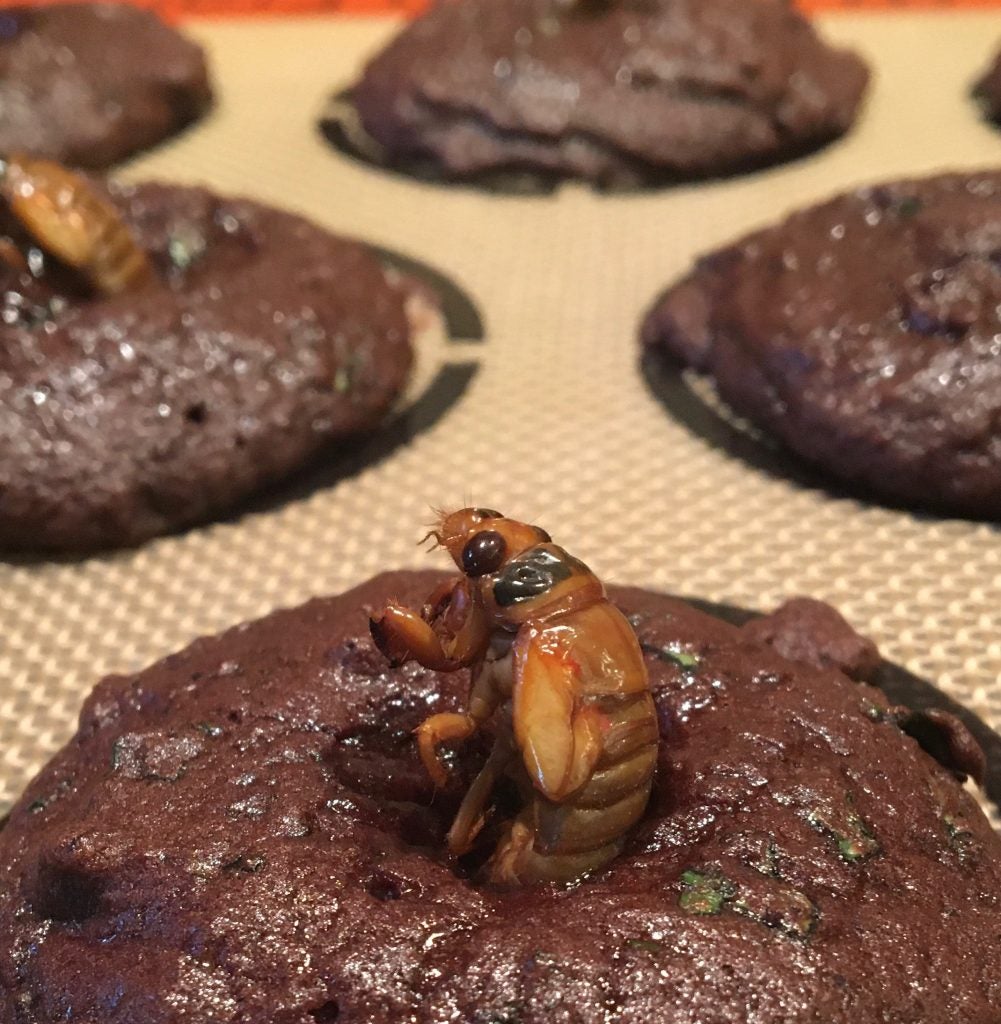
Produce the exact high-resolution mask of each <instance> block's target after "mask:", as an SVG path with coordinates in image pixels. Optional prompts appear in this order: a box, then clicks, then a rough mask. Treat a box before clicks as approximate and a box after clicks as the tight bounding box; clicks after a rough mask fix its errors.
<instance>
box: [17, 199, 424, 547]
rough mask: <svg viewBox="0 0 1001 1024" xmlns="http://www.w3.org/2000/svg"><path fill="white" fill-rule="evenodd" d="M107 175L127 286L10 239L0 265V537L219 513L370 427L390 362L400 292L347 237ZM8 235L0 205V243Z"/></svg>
mask: <svg viewBox="0 0 1001 1024" xmlns="http://www.w3.org/2000/svg"><path fill="white" fill-rule="evenodd" d="M107 188H108V189H109V191H108V192H107V193H105V194H106V195H107V196H108V197H109V198H110V200H111V203H112V205H113V208H114V210H117V211H118V212H119V213H120V214H121V215H122V217H123V218H124V221H125V224H126V225H127V226H128V227H129V228H131V230H132V232H133V233H134V236H135V239H136V241H137V242H138V244H139V248H140V249H141V250H142V251H143V252H145V253H146V254H148V257H149V260H150V262H151V264H152V279H151V280H150V281H149V282H148V283H147V284H146V285H145V286H144V287H141V288H139V290H137V291H129V292H125V293H122V294H119V295H99V294H96V293H95V292H94V290H93V289H92V288H90V287H89V285H88V284H87V283H86V282H83V281H81V280H80V277H79V275H76V274H70V273H69V271H68V270H67V268H65V267H60V266H58V264H56V265H54V266H50V265H49V264H50V263H51V261H49V262H46V260H45V258H44V257H43V256H42V255H41V252H40V251H39V250H38V249H31V248H30V247H28V252H29V260H28V263H29V264H30V266H25V267H23V268H19V267H17V266H15V265H12V264H10V263H8V262H6V261H5V259H0V295H2V296H3V299H2V304H0V316H2V323H0V546H2V547H3V548H5V549H7V550H18V549H25V550H34V551H39V550H49V551H75V550H87V549H92V548H99V547H114V546H120V545H129V544H136V543H138V542H140V541H142V540H145V539H146V538H148V537H152V536H154V535H155V534H159V533H163V532H165V531H170V530H175V529H179V528H182V527H184V526H187V525H190V524H193V523H197V522H200V521H203V520H205V519H207V518H209V517H212V516H215V515H218V514H220V513H222V512H225V511H226V510H228V509H230V508H232V507H233V506H234V505H235V504H236V503H237V502H238V501H240V500H241V499H243V498H245V497H246V496H248V495H250V494H252V493H253V492H255V491H258V490H259V489H261V488H263V487H264V486H266V485H267V484H269V483H272V482H274V481H277V480H279V479H281V478H283V477H285V476H287V475H288V474H290V473H291V472H292V471H294V470H296V469H298V468H300V467H302V466H303V465H304V464H305V463H307V462H309V461H310V460H311V459H313V458H314V457H315V456H317V455H319V454H320V453H321V452H325V451H326V452H329V451H331V450H332V449H334V448H335V447H336V446H337V444H338V443H339V442H340V441H341V440H342V439H344V438H345V437H347V436H348V435H351V434H357V433H358V432H360V431H365V430H369V429H372V428H374V427H376V426H377V425H378V424H379V423H380V422H381V420H382V419H383V417H384V416H385V414H386V412H387V411H388V409H389V408H390V406H391V404H392V402H393V400H394V399H395V397H396V396H397V395H398V393H399V392H400V390H401V389H402V387H403V385H404V383H405V380H406V378H407V374H408V371H409V367H410V363H411V348H410V341H409V338H410V325H409V323H408V319H407V314H406V310H405V304H406V302H407V297H408V296H407V291H406V290H405V288H404V287H403V286H402V285H401V284H400V283H399V280H398V279H397V277H396V276H395V275H393V274H391V273H390V272H388V271H386V270H385V269H384V268H383V266H382V264H381V263H380V261H379V260H378V259H377V258H376V257H375V256H374V255H373V254H371V253H370V252H369V251H368V250H367V249H366V248H364V247H363V246H361V245H359V244H357V243H355V242H350V241H346V240H344V239H341V238H337V237H335V236H333V235H331V234H329V233H328V232H326V231H325V230H322V229H321V228H319V227H317V226H316V225H314V224H311V223H309V222H307V221H306V220H303V219H302V218H300V217H297V216H293V215H291V214H289V213H284V212H281V211H279V210H275V209H271V208H268V207H265V206H261V205H259V204H257V203H253V202H250V201H247V200H233V199H224V198H219V197H217V196H215V195H212V194H211V193H209V192H207V191H205V190H203V189H197V188H177V187H170V186H166V185H157V184H146V185H140V186H122V185H110V186H107ZM21 235H23V231H22V229H21V227H20V225H19V224H17V223H15V222H14V221H13V218H12V216H11V213H10V210H9V209H6V210H4V211H3V213H2V214H0V238H2V236H11V237H14V238H16V239H20V237H21ZM6 244H7V245H8V247H9V242H8V243H6ZM22 248H26V245H25V244H24V243H22ZM32 253H34V256H32V255H31V254H32ZM0 255H2V254H0ZM33 260H34V262H32V261H33Z"/></svg>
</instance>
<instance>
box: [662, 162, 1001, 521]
mask: <svg viewBox="0 0 1001 1024" xmlns="http://www.w3.org/2000/svg"><path fill="white" fill-rule="evenodd" d="M999 247H1001V172H998V171H984V172H978V173H972V174H970V173H966V174H943V175H939V176H936V177H931V178H924V179H915V180H906V181H895V182H889V183H886V184H879V185H874V186H867V187H864V188H859V189H856V190H854V191H852V192H847V193H845V194H843V195H840V196H836V197H834V198H833V199H830V200H828V201H826V202H823V203H820V204H818V205H816V206H812V207H808V208H807V209H804V210H800V211H797V212H795V213H793V214H792V215H791V216H789V217H788V218H786V219H785V220H783V221H781V222H780V223H778V224H777V225H774V226H771V227H766V228H764V229H762V230H760V231H756V232H754V233H753V234H750V235H748V236H746V237H745V238H742V239H740V240H738V241H737V242H735V243H733V244H732V245H729V246H725V247H724V248H722V249H718V250H716V251H715V252H712V253H709V254H707V255H705V256H703V257H702V258H701V259H700V260H699V261H698V262H697V263H696V265H695V266H694V268H693V269H692V270H691V272H690V273H689V274H688V275H687V276H685V277H683V278H682V279H681V280H680V281H677V282H675V283H674V284H673V285H671V287H670V288H669V290H668V291H667V292H666V293H665V295H663V296H662V297H661V298H660V299H658V300H657V301H656V303H655V304H654V307H653V309H652V310H651V311H650V313H649V315H648V316H647V318H646V321H645V323H644V325H643V328H642V335H643V344H644V347H645V349H646V353H647V355H648V356H650V357H661V356H664V357H667V358H668V359H670V360H673V361H675V362H676V363H679V364H681V365H682V366H685V367H691V368H692V369H694V370H696V371H698V372H700V373H703V374H706V375H708V376H709V377H710V378H711V379H712V381H713V382H714V383H715V386H716V389H717V391H718V393H719V395H720V397H721V398H722V399H723V400H724V402H725V403H726V404H727V405H728V406H729V407H730V408H731V409H732V410H733V411H736V412H737V413H738V414H739V415H740V416H743V417H745V418H746V419H747V420H750V421H751V422H752V423H753V424H754V425H756V426H757V427H759V428H761V430H762V431H763V432H764V433H765V435H768V436H770V437H771V438H774V439H775V440H777V441H778V442H779V443H780V444H781V445H782V446H783V447H784V448H785V449H787V450H788V451H790V452H792V453H794V454H795V455H796V456H799V457H800V458H801V459H803V460H805V461H806V462H807V463H809V464H811V465H812V466H814V467H816V468H817V469H818V470H819V471H820V472H821V473H823V474H824V476H826V477H827V478H829V479H830V480H832V481H833V482H835V483H837V484H840V485H842V486H845V485H847V486H848V487H849V488H850V489H851V492H852V493H853V494H857V495H858V496H860V497H862V498H867V499H875V500H878V501H882V502H885V503H888V504H892V505H899V506H904V507H907V508H915V509H921V510H931V511H936V512H941V513H947V514H951V515H961V516H970V517H976V518H985V519H990V520H998V519H1001V313H999V310H1001V263H999V261H998V258H997V257H998V252H999Z"/></svg>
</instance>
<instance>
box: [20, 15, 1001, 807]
mask: <svg viewBox="0 0 1001 1024" xmlns="http://www.w3.org/2000/svg"><path fill="white" fill-rule="evenodd" d="M821 25H822V28H823V30H824V31H825V32H826V33H827V34H828V35H829V37H830V38H831V39H832V40H834V41H837V42H840V43H845V44H849V45H852V46H855V47H857V48H858V49H860V50H861V51H863V52H864V54H865V55H866V56H867V57H868V59H869V60H870V61H871V63H872V65H873V68H874V70H875V79H874V82H873V87H872V92H871V97H870V100H869V104H868V107H867V109H866V111H865V114H864V116H863V118H862V120H861V123H860V124H859V126H858V128H857V129H856V130H855V131H854V132H853V133H852V134H851V135H850V136H849V137H848V138H846V139H845V140H844V141H842V142H839V143H838V144H836V145H834V146H832V147H830V148H829V149H827V150H825V151H823V152H821V153H818V154H815V155H814V156H811V157H809V158H807V159H804V160H800V161H798V162H796V163H793V164H789V165H787V166H784V167H780V168H776V169H773V170H769V171H767V172H763V173H757V174H753V175H749V176H747V177H742V178H736V179H732V180H728V181H724V182H711V183H706V184H698V185H686V186H682V187H676V188H672V189H668V190H666V191H662V192H652V193H642V194H638V195H625V196H602V195H596V194H594V193H592V192H590V191H588V190H587V189H585V188H582V187H576V186H573V187H567V188H564V189H562V190H561V191H559V192H558V193H556V194H555V195H552V196H548V197H505V196H498V195H489V194H485V193H483V192H479V191H475V190H471V189H465V188H439V187H434V186H432V185H427V184H419V183H416V182H412V181H409V180H407V179H406V178H403V177H399V176H395V175H390V174H385V173H381V172H378V171H374V170H371V169H368V168H366V167H364V166H362V165H360V164H358V163H355V162H353V161H351V160H349V159H347V158H345V157H343V156H341V155H339V154H338V153H336V152H334V151H333V150H331V149H330V148H329V147H328V146H327V145H326V143H325V142H324V141H323V139H322V138H321V136H320V134H319V133H318V132H317V131H316V129H315V122H316V119H317V117H318V116H319V114H320V112H321V110H322V109H323V107H324V104H325V102H326V99H327V97H328V95H329V94H330V93H332V92H333V91H335V90H337V89H338V88H340V87H341V86H343V85H344V84H345V83H347V82H348V81H350V80H351V78H352V77H353V76H354V75H355V74H356V73H357V71H358V70H359V67H360V66H361V64H362V62H363V59H364V57H365V55H366V54H367V53H369V52H370V51H372V50H373V49H374V48H376V47H378V46H379V45H380V44H381V43H382V42H384V41H385V40H386V39H387V37H388V36H389V35H390V34H391V33H392V32H393V31H395V29H396V23H395V22H393V21H392V20H389V19H351V18H341V19H326V20H313V19H308V20H304V21H296V20H292V19H289V20H282V19H269V20H267V21H258V20H253V19H251V20H246V21H238V22H237V21H234V22H221V21H204V22H194V23H192V25H191V31H192V32H193V33H194V34H195V35H196V36H197V37H198V38H199V39H200V40H201V41H202V42H204V44H205V45H206V46H207V47H208V48H209V50H210V52H211V57H212V62H213V66H214V71H215V77H216V81H217V83H218V90H219V103H218V106H217V108H216V110H215V112H214V113H213V114H212V115H211V116H210V117H209V118H208V120H206V121H205V122H204V123H203V124H202V125H200V126H199V127H197V128H196V129H194V130H193V131H191V132H189V133H188V134H186V135H185V136H184V137H183V138H181V139H180V140H178V141H177V142H176V143H174V144H172V145H170V146H169V147H167V148H164V149H161V150H159V151H157V152H156V153H154V154H152V155H149V156H147V157H145V158H144V159H142V160H140V161H138V162H136V163H135V164H133V165H131V166H130V167H128V168H126V170H125V173H126V175H127V176H129V177H133V178H146V177H150V176H153V177H160V178H165V179H172V180H179V181H187V182H206V183H208V184H210V185H212V186H214V187H216V188H218V189H220V190H225V191H228V192H239V193H247V194H250V195H253V196H256V197H259V198H262V199H264V200H267V201H272V202H275V203H281V204H284V205H286V206H289V207H292V208H294V209H297V210H300V211H304V212H305V213H307V214H309V215H311V216H312V217H314V218H316V219H317V220H318V221H321V222H322V223H324V224H327V225H329V226H330V227H332V228H336V229H338V230H340V231H343V232H347V233H351V234H356V235H359V236H361V237H364V238H366V239H368V240H370V241H372V242H373V243H376V244H377V245H380V246H383V247H385V248H387V249H391V250H393V251H394V252H397V253H402V254H404V255H407V256H410V257H416V258H417V259H419V260H422V261H424V262H426V263H428V264H430V265H432V266H434V267H437V268H438V269H440V270H441V271H443V272H444V273H445V274H446V275H448V276H449V277H450V278H451V279H452V280H453V281H454V282H455V283H456V284H457V285H458V286H460V287H461V288H462V289H464V291H465V292H466V294H467V295H468V296H470V297H471V300H472V302H473V303H474V304H475V305H476V306H477V307H478V309H479V311H480V313H481V314H482V317H483V321H484V331H483V334H484V339H483V341H482V342H479V343H471V342H469V341H468V340H467V339H464V338H463V337H461V336H462V335H467V336H468V335H475V334H476V333H477V331H476V329H475V326H476V325H475V315H473V311H472V310H471V309H469V308H468V306H467V307H464V310H465V311H464V314H463V317H460V319H463V323H461V324H460V325H459V327H458V328H457V330H456V331H455V332H454V333H457V334H458V335H460V337H459V338H457V339H456V341H455V343H453V344H444V343H443V342H442V340H441V339H439V338H437V337H436V336H434V335H432V337H431V339H430V341H429V342H427V343H425V344H424V345H423V346H422V348H421V351H420V354H419V362H420V368H419V371H418V378H417V384H416V391H418V392H420V391H422V390H424V389H426V388H430V389H431V392H433V394H432V395H431V397H430V399H428V400H427V401H425V403H424V404H423V405H421V406H419V407H418V409H417V411H416V412H415V413H413V414H411V415H410V416H409V417H407V416H405V417H404V418H403V420H402V421H399V422H398V423H397V424H396V425H395V427H394V431H395V433H394V436H393V438H392V439H391V442H392V443H387V444H385V445H382V446H379V445H376V446H374V447H371V446H370V447H367V448H365V449H364V451H363V452H362V453H361V454H360V455H359V456H358V458H357V459H356V460H355V461H354V462H350V463H343V462H341V463H335V464H333V465H332V466H331V467H329V468H328V470H327V471H325V472H322V473H320V474H318V475H317V474H314V475H312V476H310V477H306V478H303V479H301V480H299V481H297V482H296V484H294V485H292V486H290V487H289V488H286V489H284V490H282V491H281V492H278V493H276V494H274V495H271V496H269V498H268V499H267V500H265V501H263V502H260V503H258V505H257V506H255V508H254V509H253V510H249V511H245V512H244V513H243V514H242V515H240V516H239V517H236V518H234V519H233V520H231V521H228V522H225V523H221V524H217V525H214V526H210V527H206V528H203V529H197V530H193V531H191V532H189V533H187V534H185V535H182V536H177V537H170V538H166V539H163V540H159V541H156V542H154V543H151V544H148V545H146V546H145V547H143V548H141V549H139V550H137V551H133V552H126V553H121V554H116V555H108V556H103V557H95V558H89V559H85V560H80V561H66V562H57V563H51V562H44V561H36V562H32V561H30V560H20V561H6V562H3V561H0V811H2V809H3V808H4V807H6V806H9V804H10V802H11V801H12V800H13V799H14V797H15V796H16V794H17V793H18V792H19V791H20V790H21V788H22V787H23V785H24V783H25V782H26V781H27V779H28V777H29V776H30V775H31V774H32V773H33V772H34V771H35V770H36V769H37V768H38V767H39V766H40V765H41V764H42V763H43V762H44V761H45V759H46V758H47V757H48V756H49V755H50V754H51V753H52V751H53V750H55V749H56V747H57V746H58V745H60V744H61V743H62V742H64V741H65V740H66V738H67V737H68V736H69V735H70V734H71V732H72V730H73V728H74V721H75V716H76V713H77V710H78V708H79V705H80V703H81V700H82V699H83V696H84V694H85V693H86V692H87V690H88V689H89V688H90V687H91V685H92V684H93V683H94V682H95V681H96V679H97V678H98V677H99V676H100V675H102V674H103V673H106V672H112V671H117V672H121V671H134V670H137V669H139V668H141V667H142V666H143V665H145V664H146V663H148V662H149V661H151V660H152V659H154V658H157V657H159V656H161V655H165V654H167V653H168V652H170V651H171V650H174V649H176V648H178V647H179V646H181V645H183V644H185V643H187V642H188V641H189V640H191V639H192V638H194V637H195V636H197V635H199V634H203V633H207V632H213V631H216V630H218V629H220V628H222V627H225V626H228V625H230V624H231V623H234V622H236V621H238V620H240V619H245V618H249V617H253V616H257V615H259V614H261V613H264V612H266V611H268V610H269V609H271V608H273V607H275V606H279V605H292V604H296V603H298V602H300V601H302V600H304V599H306V598H307V597H309V596H310V595H313V594H317V593H323V592H334V591H338V590H341V589H344V588H346V587H349V586H351V585H353V584H355V583H358V582H360V581H362V580H363V579H365V578H367V577H368V576H370V575H371V574H373V573H375V572H377V571H379V570H381V569H383V568H386V567H390V566H423V565H428V564H435V562H434V559H431V558H429V557H428V556H427V555H426V554H425V553H424V552H423V551H422V550H421V549H419V548H418V547H417V545H416V542H417V540H418V538H419V537H420V536H421V533H422V532H423V531H422V529H421V527H422V524H423V523H425V522H426V521H427V519H428V517H429V507H430V506H432V505H459V504H460V503H464V502H467V501H475V502H476V503H479V504H484V505H490V506H493V507H497V508H501V509H503V510H506V511H507V512H509V513H510V514H512V515H516V516H519V517H521V518H524V519H530V520H535V521H537V522H539V523H541V524H543V525H545V526H546V527H547V528H548V529H549V530H550V531H551V532H552V533H553V534H554V536H555V537H556V538H557V539H558V540H559V541H562V542H564V543H565V544H566V545H567V546H568V547H570V548H571V549H572V550H573V551H574V552H576V553H578V554H579V555H580V556H581V557H583V558H584V559H585V560H587V561H588V562H590V563H592V564H593V566H594V567H595V569H596V570H598V571H599V572H600V573H602V574H603V575H605V576H606V577H607V578H609V579H614V580H616V581H619V582H624V583H635V584H641V585H645V586H649V587H653V588H658V589H663V590H670V591H674V592H678V593H689V594H696V595H700V596H703V597H706V598H710V599H714V600H718V601H726V602H730V603H732V604H736V605H742V606H744V607H757V608H763V607H764V608H766V607H770V606H773V605H775V604H776V603H777V602H779V601H780V600H781V599H782V598H783V597H785V596H787V595H790V594H794V593H810V594H814V595H817V596H819V597H822V598H827V599H829V600H831V601H833V602H835V603H836V604H837V605H839V606H840V607H841V608H842V609H843V610H844V611H845V613H846V614H847V615H848V616H849V617H850V619H851V620H852V621H853V622H855V623H856V624H857V625H858V626H860V627H862V628H863V629H865V630H867V631H868V632H870V633H871V634H872V635H873V636H874V637H875V638H876V639H877V640H878V641H879V642H880V644H881V646H882V648H883V650H884V653H885V654H886V655H887V657H889V658H891V659H893V660H894V661H897V662H899V663H901V664H903V665H905V666H906V667H907V668H909V669H910V670H912V671H913V672H915V673H917V674H919V675H921V676H924V677H925V678H929V679H933V680H935V681H937V682H938V684H939V685H940V686H941V687H942V688H943V690H945V691H946V692H947V693H948V694H950V695H951V696H952V697H955V698H957V699H959V700H961V701H963V702H964V703H965V704H967V705H968V706H969V707H971V708H972V709H973V710H975V711H976V712H977V713H978V714H980V715H981V716H982V717H983V718H984V719H985V720H987V721H989V722H991V723H992V724H993V725H994V726H995V727H998V726H1001V631H999V612H998V609H999V606H1001V535H999V533H998V530H997V528H996V527H993V526H990V525H987V524H978V523H970V522H964V521H958V520H943V519H935V518H921V517H916V516H913V515H909V514H907V513H904V512H899V511H893V510H889V509H885V508H880V507H877V506H870V505H866V504H863V503H859V502H857V501H854V500H851V499H848V498H844V497H838V496H834V495H831V494H829V493H827V492H825V491H822V490H817V489H814V488H812V487H810V486H807V485H803V484H800V483H795V482H793V481H792V479H791V478H789V477H788V476H786V475H783V474H781V473H773V472H769V471H767V470H766V469H763V468H761V467H759V466H756V465H754V464H753V463H751V462H748V461H745V460H744V459H743V458H742V457H741V456H740V455H739V454H734V453H733V452H732V451H730V450H729V449H728V448H727V447H726V446H722V445H720V444H718V443H716V442H715V441H713V440H707V439H706V438H705V437H703V436H701V435H699V434H698V433H697V432H693V431H692V429H691V428H690V426H689V425H686V424H685V423H684V422H683V421H682V419H679V418H678V417H677V416H676V415H671V414H670V413H669V412H668V411H667V410H666V409H665V408H664V406H663V405H662V404H661V400H660V399H659V398H658V397H657V396H655V395H654V394H653V393H652V392H651V390H650V388H649V386H648V384H647V382H646V380H645V379H644V377H643V375H642V374H641V372H640V369H639V367H638V348H637V344H636V329H637V324H638V322H639V320H640V317H641V316H642V314H643V312H644V310H645V309H646V308H647V306H648V304H649V303H650V302H651V301H652V300H653V298H654V296H655V295H656V294H657V293H658V292H659V291H660V290H661V289H662V288H663V287H664V286H665V284H667V283H668V282H669V281H670V280H671V279H672V278H674V277H675V276H676V275H678V274H680V273H681V272H682V271H683V270H685V268H686V267H687V266H688V265H689V263H690V261H691V260H692V258H693V257H694V256H695V255H696V254H697V253H699V252H701V251H703V250H705V249H708V248H711V247H713V246H716V245H719V244H722V243H724V242H726V241H728V240H729V239H730V238H732V237H733V236H734V235H735V234H737V233H740V232H743V231H746V230H748V229H750V228H752V227H754V226H757V225H760V224H763V223H767V222H770V221H772V220H773V219H774V218H776V217H777V216H778V215H780V214H781V213H782V212H784V211H785V210H787V209H789V208H791V207H794V206H796V205H800V204H804V203H808V202H811V201H814V200H816V199H819V198H821V197H823V196H826V195H827V194H829V193H830V192H832V191H834V190H836V189H840V188H843V187H846V186H850V185H852V184H856V183H861V182H866V181H875V180H878V179H880V178H885V177H892V176H895V175H906V174H916V173H922V172H926V171H932V170H935V169H938V168H944V167H955V168H963V167H968V168H973V167H981V166H987V165H991V164H996V163H998V162H999V161H1001V133H999V132H998V131H997V130H995V129H994V128H992V127H990V126H989V125H987V124H985V123H984V122H983V121H982V120H981V119H980V117H979V115H978V111H977V109H976V108H975V106H974V104H973V103H972V102H971V101H970V100H969V98H968V95H967V93H968V86H969V83H970V81H971V80H972V79H973V78H974V76H975V75H976V74H977V73H978V72H979V71H980V70H981V68H982V66H983V65H984V64H985V62H986V60H987V58H988V53H989V51H990V50H991V49H992V47H993V45H994V44H995V43H1001V13H994V14H985V13H969V12H968V13H964V14H949V15H934V14H927V13H925V14H914V13H910V14H895V15H892V16H890V15H885V14H883V15H876V14H868V13H867V14H837V15H826V16H824V17H823V18H822V19H821ZM453 298H454V297H453ZM456 301H457V300H456ZM460 305H461V304H460ZM434 382H437V384H435V385H434V387H432V384H434ZM411 433H412V434H413V437H412V439H409V440H408V435H409V434H411Z"/></svg>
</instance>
